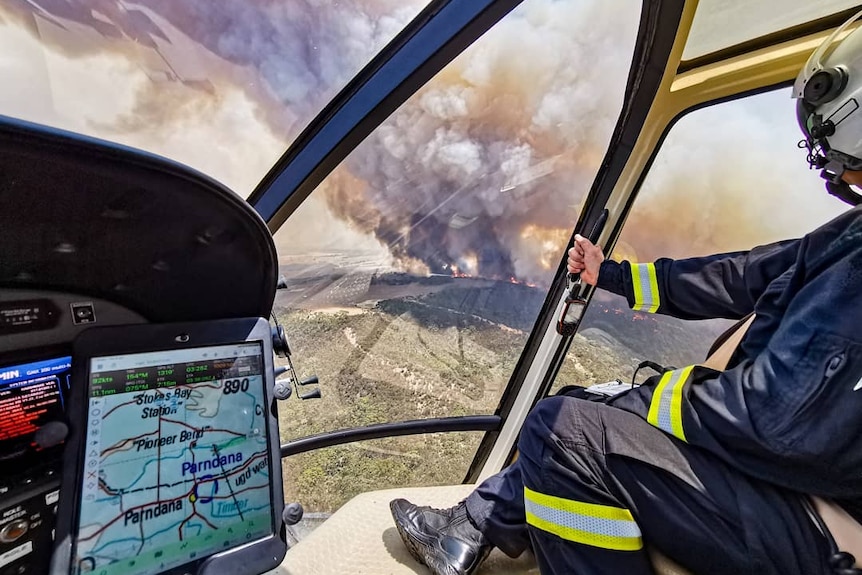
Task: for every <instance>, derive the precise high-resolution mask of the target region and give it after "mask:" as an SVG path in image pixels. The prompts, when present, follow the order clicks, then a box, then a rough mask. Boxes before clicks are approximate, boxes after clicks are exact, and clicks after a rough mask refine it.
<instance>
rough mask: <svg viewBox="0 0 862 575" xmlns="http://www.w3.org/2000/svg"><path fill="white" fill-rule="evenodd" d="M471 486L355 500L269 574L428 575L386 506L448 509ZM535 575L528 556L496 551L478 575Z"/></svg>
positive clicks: (397, 492) (420, 489)
mask: <svg viewBox="0 0 862 575" xmlns="http://www.w3.org/2000/svg"><path fill="white" fill-rule="evenodd" d="M471 491H473V486H472V485H447V486H444V487H414V488H407V489H386V490H383V491H370V492H367V493H362V494H360V495H357V496H356V497H354V498H353V499H351V500H350V501H348V502H347V503H345V504H344V506H342V507H341V509H339V510H338V511H337V512H336V513H334V514H333V515H332V517H330V518H329V519H327V520H326V521H324V522H323V523H322V524H321V525H320V527H318V528H317V529H315V530H314V531H313V532H312V533H310V534H309V535H308V536H307V537H305V538H304V539H303V540H302V541H300V542H299V543H297V544H296V545H295V546H293V547H291V548H290V549H289V550H288V551H287V555H286V556H285V558H284V561H283V562H282V564H281V565H280V566H279V567H278V568H277V569H276V570H275V571H272V572H271V574H272V575H276V574H278V575H345V574H351V575H352V574H355V575H417V574H421V575H427V574H428V569H426V568H425V567H424V566H423V565H420V564H419V563H417V562H416V561H415V560H414V559H413V557H411V556H410V553H409V552H408V551H407V548H406V547H405V546H404V544H403V543H402V542H401V538H400V537H399V536H398V531H397V530H396V529H395V523H394V522H393V521H392V515H391V514H390V513H389V502H390V501H392V500H393V499H397V498H399V497H403V498H404V499H407V500H409V501H411V502H413V503H416V504H418V505H431V506H433V507H441V508H443V507H451V506H452V505H454V504H456V503H457V502H459V501H460V500H462V499H464V498H465V497H467V495H469V493H470V492H471ZM492 573H493V574H499V575H526V574H528V573H529V574H531V575H538V573H539V569H538V568H537V567H536V563H535V561H534V560H533V557H532V556H531V555H530V554H529V553H524V554H523V555H522V556H521V557H520V558H518V559H510V558H509V557H507V556H506V555H504V554H503V553H501V552H500V551H499V550H498V549H495V550H494V551H493V552H492V553H491V555H489V556H488V559H487V560H486V561H485V562H484V563H483V564H482V567H481V568H480V569H479V571H478V574H479V575H490V574H492Z"/></svg>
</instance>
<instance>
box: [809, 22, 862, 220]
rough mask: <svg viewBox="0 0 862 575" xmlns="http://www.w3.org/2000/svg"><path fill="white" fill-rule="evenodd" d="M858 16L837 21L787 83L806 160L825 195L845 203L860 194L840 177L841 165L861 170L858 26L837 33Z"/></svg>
mask: <svg viewBox="0 0 862 575" xmlns="http://www.w3.org/2000/svg"><path fill="white" fill-rule="evenodd" d="M860 17H862V12H859V13H858V14H856V15H855V16H853V17H852V18H850V20H848V21H847V22H845V23H844V24H842V25H841V26H839V27H838V29H836V30H835V32H833V33H832V34H831V35H830V36H829V37H828V38H827V39H826V41H824V42H823V43H822V44H821V45H820V47H819V48H817V50H816V51H815V52H814V54H812V55H811V58H809V59H808V62H807V64H806V65H805V67H804V68H803V69H802V71H801V72H800V73H799V76H797V78H796V82H795V84H794V85H793V97H794V98H795V99H796V100H797V103H796V117H797V120H798V122H799V127H800V128H801V129H802V132H803V134H804V135H805V139H804V140H802V141H801V142H799V146H800V147H801V148H806V149H807V150H808V163H809V165H810V166H811V168H812V169H818V170H821V172H820V175H821V177H823V178H824V179H825V180H826V189H827V190H828V191H829V193H830V194H832V195H834V196H836V197H838V198H840V199H842V200H843V201H845V202H847V203H848V204H851V205H858V204H860V203H862V195H860V194H859V193H857V192H855V191H854V190H853V189H851V188H850V185H849V184H847V183H846V182H845V181H844V180H842V176H843V175H844V172H845V171H846V170H854V171H855V170H862V111H860V104H859V102H862V26H860V27H857V28H856V29H855V30H853V31H851V32H849V33H848V34H847V35H846V37H845V38H843V39H842V40H840V41H839V38H841V37H842V35H843V34H844V33H845V32H846V31H847V30H848V29H849V28H850V27H851V26H852V25H853V24H854V23H855V22H856V21H857V20H859V18H860Z"/></svg>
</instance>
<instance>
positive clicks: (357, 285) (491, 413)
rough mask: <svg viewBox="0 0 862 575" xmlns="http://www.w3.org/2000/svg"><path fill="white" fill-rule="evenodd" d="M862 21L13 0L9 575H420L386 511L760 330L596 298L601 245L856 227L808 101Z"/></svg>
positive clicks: (596, 5) (611, 251)
mask: <svg viewBox="0 0 862 575" xmlns="http://www.w3.org/2000/svg"><path fill="white" fill-rule="evenodd" d="M860 8H862V6H860V5H858V2H856V1H848V0H828V1H823V2H818V3H811V2H802V1H801V0H783V1H782V2H777V1H774V0H758V1H757V2H741V1H737V0H700V1H699V2H698V1H697V0H655V1H643V2H639V1H637V0H619V2H602V1H600V0H590V1H586V2H585V1H582V0H523V2H522V1H520V0H431V1H430V2H428V1H426V0H409V1H406V2H405V1H403V0H351V1H349V2H342V3H319V2H313V1H311V0H298V1H295V2H294V1H285V2H281V1H277V0H254V1H249V2H219V3H207V2H195V1H190V0H189V1H186V0H183V1H176V2H169V3H164V2H158V1H156V0H137V1H135V2H131V1H128V0H87V1H85V2H72V1H65V0H60V1H54V0H51V1H43V0H29V1H27V2H9V3H3V4H2V5H0V79H2V80H3V81H4V86H5V87H4V89H3V90H2V91H0V238H2V239H0V575H28V574H41V573H54V574H60V573H63V574H73V573H74V574H78V573H94V574H104V575H110V574H112V573H123V574H140V575H156V574H161V573H170V574H174V573H176V574H181V573H182V574H185V573H198V572H200V573H237V574H245V573H248V574H251V573H278V574H281V575H300V574H302V575H306V574H312V573H313V574H317V575H321V574H330V573H332V574H335V573H368V574H371V573H384V572H385V573H405V574H409V573H423V572H424V571H421V570H420V569H422V568H421V567H420V566H419V565H418V564H416V563H415V562H414V561H413V560H412V559H411V558H410V555H409V553H408V552H407V550H406V549H405V548H404V547H403V546H402V545H401V543H400V540H399V539H398V535H397V533H396V531H395V528H394V526H393V525H392V524H391V518H390V517H389V515H388V507H387V504H388V501H389V500H390V499H392V498H394V497H396V496H402V495H404V494H408V495H409V496H410V497H411V498H412V499H413V500H416V501H417V502H419V503H427V504H433V505H437V506H443V505H447V504H452V503H454V502H457V500H458V499H460V498H462V497H464V496H465V495H466V494H467V493H468V492H469V490H470V489H471V488H472V486H473V485H474V484H476V483H477V482H478V481H481V480H482V479H484V478H487V477H488V476H490V475H492V474H494V473H496V472H497V471H499V470H500V469H502V468H503V467H505V466H506V465H508V464H509V463H511V462H512V461H513V458H514V457H516V450H515V445H516V441H517V437H518V433H519V430H520V428H521V426H522V425H523V422H524V419H525V418H526V415H527V413H528V412H529V411H530V409H531V408H532V407H533V406H534V405H535V403H536V402H537V401H539V400H540V399H541V398H543V397H545V396H547V395H549V394H553V393H556V392H558V391H559V390H560V388H561V387H563V386H565V385H572V384H574V385H578V386H584V387H586V386H588V385H591V384H593V383H597V382H612V381H620V382H623V381H624V382H625V383H631V384H632V385H634V384H635V377H633V376H632V370H633V369H635V368H637V366H638V364H639V362H642V360H647V359H653V360H655V361H658V362H660V363H661V364H662V365H671V364H678V365H682V364H684V362H686V361H690V360H692V361H697V360H699V359H700V358H702V357H704V356H705V354H706V351H707V350H708V349H709V347H710V344H711V343H712V341H713V339H715V337H716V336H718V335H719V334H720V333H722V332H723V331H724V329H725V328H726V327H727V325H728V324H727V323H726V322H721V321H718V320H717V321H715V322H713V321H711V320H710V321H706V322H681V321H676V320H671V319H666V318H655V317H653V316H651V315H650V314H647V313H642V312H641V311H640V310H632V309H629V308H628V306H627V304H626V303H625V301H624V300H623V301H621V300H620V299H619V298H617V299H615V298H616V296H610V295H607V294H604V293H602V292H600V291H598V290H594V289H593V288H591V287H589V286H587V285H581V284H580V283H574V284H572V283H571V281H570V278H568V277H567V274H566V268H565V252H566V248H567V246H569V245H571V242H572V238H573V236H574V234H575V233H580V234H583V235H592V236H593V237H594V238H595V239H596V240H597V243H598V244H600V245H601V246H603V248H604V249H605V253H606V254H608V255H609V256H610V257H614V258H618V259H619V258H622V259H633V260H643V261H647V260H650V258H656V257H660V256H663V255H670V256H673V257H677V256H684V255H694V254H699V253H706V252H707V251H713V250H719V249H720V250H722V251H730V250H731V249H743V248H746V247H750V246H751V245H756V243H757V242H766V241H773V240H775V239H783V238H784V237H785V235H786V236H787V237H789V236H791V235H793V234H799V233H804V232H805V231H807V230H808V229H809V228H811V227H812V226H813V225H815V224H816V223H819V222H822V221H825V220H826V219H827V218H829V217H831V216H832V215H834V214H836V213H839V212H840V210H841V209H843V206H842V205H840V203H838V202H835V201H833V199H832V198H829V197H828V196H827V195H826V194H825V193H821V194H820V196H822V197H818V195H817V194H818V191H820V190H821V189H822V184H821V183H820V181H819V179H818V177H817V175H816V174H814V173H809V172H808V170H807V165H805V162H804V158H802V157H800V156H799V151H798V149H797V147H796V142H797V141H798V139H799V136H798V128H797V127H796V126H795V122H794V116H793V107H792V103H791V102H790V99H789V86H790V83H791V82H792V80H793V78H794V77H795V75H796V73H797V71H798V69H799V68H800V67H801V66H802V64H803V63H804V62H805V60H806V59H807V57H808V55H809V54H810V53H811V51H812V50H813V49H814V48H815V47H816V46H817V45H818V44H819V43H820V42H821V41H822V40H823V39H825V38H826V37H828V36H829V35H830V34H831V33H832V31H833V30H834V29H835V28H837V27H838V26H839V25H841V24H842V23H843V22H844V21H846V20H847V19H848V18H849V17H850V16H852V15H853V14H854V13H856V12H858V11H859V9H860ZM767 161H768V162H771V163H772V164H774V165H776V166H778V168H776V169H775V170H764V169H763V166H764V165H766V162H767ZM728 165H730V166H733V167H734V170H728V169H727V166H728ZM802 181H805V182H806V185H805V186H798V183H799V182H802ZM788 186H793V187H803V188H804V187H807V189H805V190H799V191H798V192H797V191H792V192H790V196H787V195H786V194H787V192H786V190H785V189H784V188H786V187H788ZM692 188H697V191H696V192H692ZM752 188H757V189H758V194H751V189H752ZM779 190H781V192H782V193H784V194H785V195H782V196H779V195H778V194H779ZM795 194H798V196H797V195H795ZM788 197H789V199H788ZM779 198H781V199H780V201H779ZM803 198H804V199H803ZM704 206H705V207H706V208H707V210H706V211H705V212H706V214H707V215H706V216H704V210H703V208H704ZM573 294H574V296H577V297H576V298H574V299H577V301H578V302H581V303H582V305H580V304H579V307H577V308H576V309H575V308H571V306H570V305H567V300H568V303H569V304H570V303H571V300H572V299H573ZM570 313H571V314H572V315H569V314H570ZM637 373H638V372H637V370H635V376H636V375H637ZM526 555H528V554H526ZM657 561H661V560H660V559H657ZM687 567H689V570H691V571H694V572H695V573H696V566H687ZM656 569H657V572H660V573H663V574H671V573H685V572H687V571H684V570H682V569H681V568H680V567H678V566H675V565H671V564H668V563H662V562H660V563H657V567H656ZM479 573H480V574H485V573H538V569H537V567H536V566H535V563H534V561H533V560H532V558H531V557H529V556H523V557H521V558H520V559H517V560H512V559H509V558H507V557H505V556H503V555H502V554H501V553H499V552H496V551H495V552H494V553H492V555H491V557H490V559H489V561H488V562H487V563H486V564H485V565H484V566H483V567H482V568H481V569H480V570H479Z"/></svg>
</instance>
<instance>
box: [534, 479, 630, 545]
mask: <svg viewBox="0 0 862 575" xmlns="http://www.w3.org/2000/svg"><path fill="white" fill-rule="evenodd" d="M524 505H525V508H526V512H527V513H526V515H527V523H528V524H529V525H532V526H533V527H535V528H536V529H541V530H542V531H546V532H548V533H552V534H554V535H556V536H557V537H560V538H562V539H565V540H567V541H574V542H575V543H582V544H584V545H590V546H592V547H601V548H602V549H613V550H616V551H637V550H639V549H642V548H643V541H642V539H641V531H640V528H639V527H638V525H637V523H635V520H634V517H632V514H631V513H630V512H629V510H628V509H622V508H619V507H609V506H607V505H598V504H595V503H583V502H580V501H574V500H571V499H563V498H561V497H554V496H551V495H545V494H543V493H539V492H538V491H533V490H532V489H530V488H529V487H526V486H524Z"/></svg>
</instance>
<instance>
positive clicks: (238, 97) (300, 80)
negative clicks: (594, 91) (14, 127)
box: [0, 0, 426, 197]
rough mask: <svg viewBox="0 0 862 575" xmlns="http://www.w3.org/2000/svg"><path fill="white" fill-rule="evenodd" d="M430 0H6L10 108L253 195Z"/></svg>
mask: <svg viewBox="0 0 862 575" xmlns="http://www.w3.org/2000/svg"><path fill="white" fill-rule="evenodd" d="M425 3H426V0H346V1H340V2H328V1H323V2H321V1H319V0H290V1H287V2H285V1H277V0H244V1H242V2H209V1H206V0H172V1H170V2H165V1H160V0H138V1H135V2H128V1H126V0H85V1H77V0H76V1H74V2H70V1H67V0H30V1H21V2H14V1H13V2H3V3H0V76H2V78H3V80H4V86H5V87H4V89H3V90H0V114H4V115H7V116H12V117H16V118H21V119H24V120H29V121H34V122H38V123H42V124H47V125H50V126H54V127H58V128H63V129H67V130H71V131H74V132H79V133H83V134H87V135H91V136H96V137H100V138H104V139H107V140H111V141H115V142H119V143H122V144H126V145H131V146H134V147H137V148H141V149H144V150H147V151H150V152H154V153H157V154H160V155H163V156H166V157H168V158H171V159H174V160H177V161H180V162H182V163H185V164H188V165H190V166H192V167H194V168H196V169H198V170H200V171H202V172H204V173H205V174H208V175H210V176H213V177H215V178H216V179H218V180H220V181H221V182H223V183H225V184H227V185H228V186H229V187H230V188H232V189H233V190H234V191H236V192H237V193H239V194H240V195H242V196H243V197H247V196H248V195H249V194H250V193H251V191H252V190H253V189H254V186H255V185H256V184H257V183H258V181H260V179H261V178H262V177H263V176H264V175H265V174H266V173H267V171H268V170H269V169H270V167H272V165H273V164H274V163H275V161H276V160H277V159H278V158H279V156H280V155H281V154H282V153H283V152H284V150H285V149H286V148H287V146H288V145H289V144H290V142H291V141H292V140H293V139H294V138H295V137H296V136H297V135H298V134H299V133H300V132H301V131H302V129H303V128H304V127H305V126H306V125H307V124H308V122H309V121H310V120H311V119H312V118H313V117H314V116H315V115H316V114H317V113H318V112H319V111H320V110H321V109H322V108H323V106H324V105H325V104H326V102H327V101H329V100H330V99H331V98H332V97H333V96H334V95H335V94H336V93H337V92H338V90H340V89H341V88H342V87H343V86H344V85H345V84H346V83H347V81H348V80H350V78H352V77H353V76H354V75H355V74H356V73H357V72H358V71H359V70H360V69H361V68H362V67H363V66H364V65H365V64H366V63H367V62H368V61H369V60H370V59H371V58H372V57H373V56H374V55H375V54H376V53H377V52H378V51H379V50H380V49H381V48H382V47H383V46H384V45H385V44H386V43H387V42H389V41H390V40H391V39H392V38H394V37H395V35H396V34H397V33H398V32H399V31H400V30H401V29H402V28H403V27H404V26H405V25H406V24H407V23H408V22H409V21H410V20H411V19H412V18H414V17H415V16H416V14H418V12H419V11H420V10H421V9H422V7H423V6H424V4H425Z"/></svg>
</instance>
